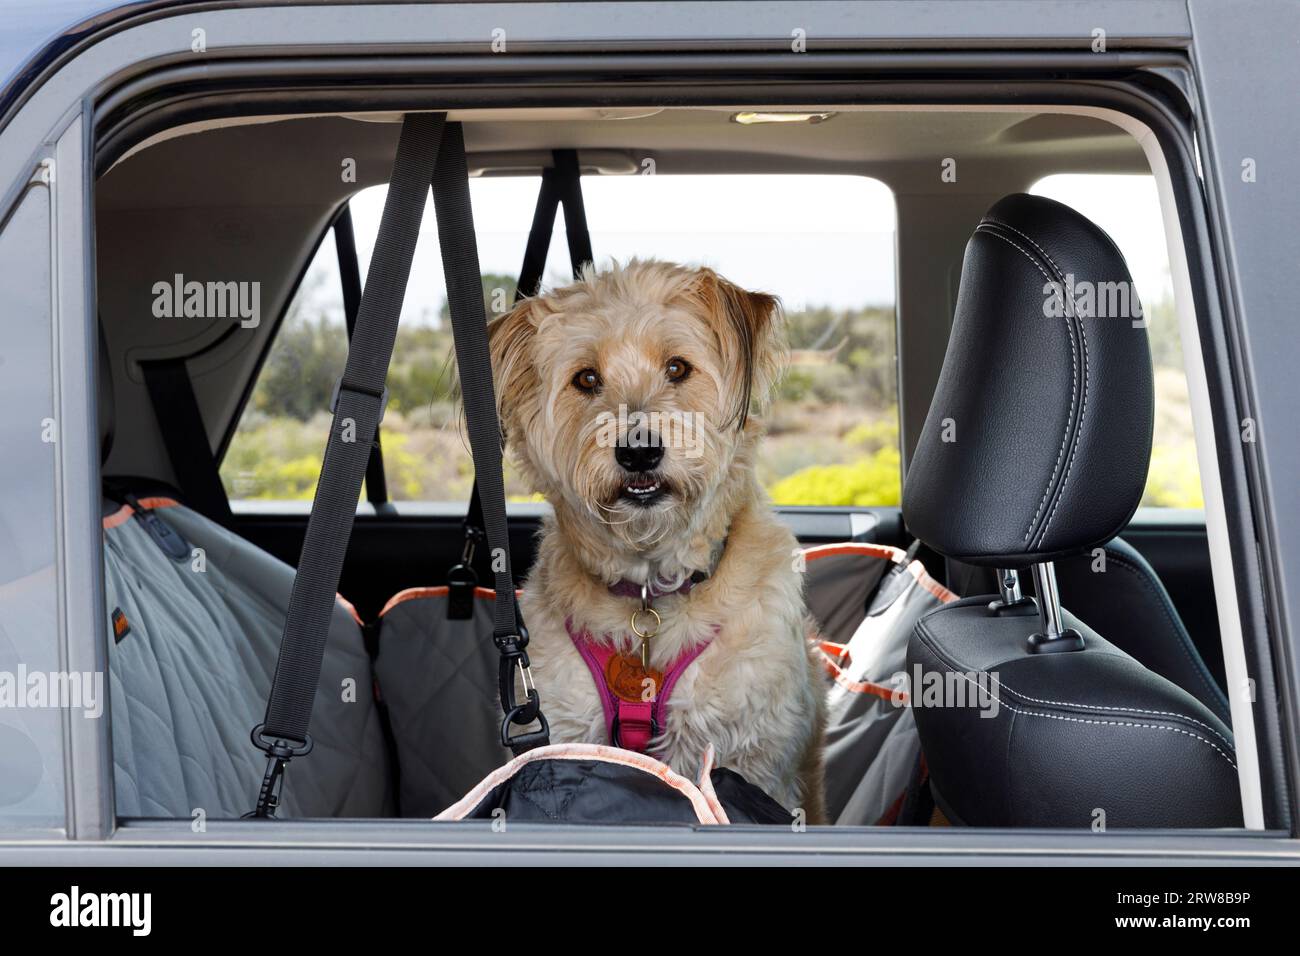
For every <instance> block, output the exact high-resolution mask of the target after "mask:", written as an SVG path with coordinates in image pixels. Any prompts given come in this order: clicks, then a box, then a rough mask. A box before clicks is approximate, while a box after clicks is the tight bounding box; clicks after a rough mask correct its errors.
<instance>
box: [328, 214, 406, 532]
mask: <svg viewBox="0 0 1300 956" xmlns="http://www.w3.org/2000/svg"><path fill="white" fill-rule="evenodd" d="M334 250H335V253H336V254H337V256H338V261H339V281H340V283H341V284H342V286H343V321H344V323H345V324H346V325H347V330H348V341H349V342H351V341H352V332H353V330H354V329H355V328H356V327H357V311H358V310H359V309H360V308H361V266H360V264H359V263H358V262H357V236H356V232H355V230H354V229H353V228H352V210H351V209H350V208H349V207H347V206H344V207H343V211H342V212H341V213H339V215H338V218H337V219H335V220H334ZM366 500H367V501H369V502H370V503H371V504H372V505H373V506H374V508H375V511H376V512H380V511H391V510H392V505H391V504H390V502H389V501H388V480H387V478H385V476H384V450H383V448H382V447H381V446H380V434H379V432H375V443H374V447H372V448H371V449H370V460H369V461H368V462H366Z"/></svg>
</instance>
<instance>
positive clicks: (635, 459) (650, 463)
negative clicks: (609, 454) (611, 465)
mask: <svg viewBox="0 0 1300 956" xmlns="http://www.w3.org/2000/svg"><path fill="white" fill-rule="evenodd" d="M637 431H638V432H639V434H638V433H633V432H629V433H628V434H627V435H624V436H623V438H622V440H621V441H619V443H618V445H617V446H615V448H614V460H615V461H616V462H618V463H619V465H620V466H621V467H622V468H623V470H624V471H653V470H654V468H655V467H656V466H657V465H658V464H659V462H661V461H663V459H664V448H663V445H661V444H660V443H659V435H658V434H657V433H655V432H644V431H640V430H639V429H638V430H637Z"/></svg>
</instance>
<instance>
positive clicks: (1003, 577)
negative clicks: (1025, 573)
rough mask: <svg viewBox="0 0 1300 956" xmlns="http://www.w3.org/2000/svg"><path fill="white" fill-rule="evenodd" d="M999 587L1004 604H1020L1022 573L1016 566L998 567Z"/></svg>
mask: <svg viewBox="0 0 1300 956" xmlns="http://www.w3.org/2000/svg"><path fill="white" fill-rule="evenodd" d="M998 588H999V589H1000V590H1001V591H1002V603H1003V604H1007V605H1010V604H1018V603H1019V602H1020V599H1021V594H1020V573H1019V572H1018V571H1016V569H1015V568H999V569H998Z"/></svg>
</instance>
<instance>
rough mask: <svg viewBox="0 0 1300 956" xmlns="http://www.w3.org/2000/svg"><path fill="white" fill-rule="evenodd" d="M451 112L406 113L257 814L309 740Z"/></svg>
mask: <svg viewBox="0 0 1300 956" xmlns="http://www.w3.org/2000/svg"><path fill="white" fill-rule="evenodd" d="M445 119H446V117H445V114H441V113H412V114H408V115H407V117H406V119H405V120H404V121H403V123H402V132H401V136H400V137H399V139H398V142H397V156H396V158H395V159H394V162H393V174H392V178H391V180H390V182H389V186H388V197H387V199H386V200H385V201H384V213H383V217H382V218H381V219H380V223H379V234H378V237H377V238H376V241H375V250H374V253H373V255H372V256H371V260H370V271H369V273H368V275H367V278H366V285H365V290H364V292H363V294H362V297H361V303H360V307H359V309H358V312H357V320H356V327H355V329H354V330H353V333H352V339H351V342H350V344H349V346H348V359H347V364H346V366H345V367H344V370H343V375H342V377H341V378H340V379H339V382H338V385H337V386H336V387H335V394H334V399H333V401H332V402H331V405H332V406H333V408H332V411H333V416H334V417H333V420H332V422H331V424H330V434H329V440H328V442H327V443H326V446H325V458H324V462H323V463H322V465H321V472H320V479H319V481H318V483H317V485H316V495H315V498H314V499H313V500H312V506H311V517H310V518H309V519H308V521H307V534H306V537H305V539H304V540H303V545H302V555H301V557H300V559H299V561H298V571H297V574H296V575H295V576H294V580H293V591H292V593H291V594H290V597H289V609H288V613H287V615H286V618H285V624H284V635H283V637H282V638H281V640H280V657H279V660H278V661H277V663H276V667H275V678H274V680H273V682H272V684H271V693H270V697H269V699H268V701H267V705H266V719H265V721H264V722H263V723H261V724H258V725H257V726H256V727H254V728H253V732H252V739H253V743H254V745H256V746H257V748H258V749H259V750H262V751H264V752H265V753H266V755H267V767H266V773H265V775H264V776H263V778H262V786H261V790H260V791H259V793H258V797H257V806H256V809H254V810H253V812H252V814H251V815H252V816H255V817H269V816H273V815H274V813H275V809H276V806H277V804H278V803H279V790H280V781H281V778H282V776H283V773H284V768H285V767H286V766H287V765H288V763H289V761H290V760H291V759H292V758H294V757H296V756H301V755H303V754H306V753H308V752H310V750H311V748H312V739H311V737H310V735H309V734H308V733H307V727H308V724H309V723H310V721H311V711H312V704H313V702H314V700H315V696H316V685H317V683H318V682H319V680H320V670H321V661H322V659H323V657H324V653H325V640H326V638H327V636H328V634H329V626H330V617H331V616H332V614H333V613H334V601H335V596H336V594H337V592H338V584H339V576H340V574H341V573H342V570H343V557H344V553H345V552H346V550H347V545H348V538H349V537H350V535H351V533H352V524H353V521H354V520H355V518H356V507H357V500H358V499H359V498H360V496H361V482H362V479H363V477H364V475H365V469H366V465H367V463H368V461H369V459H370V449H371V447H372V441H373V439H374V436H375V433H376V430H377V429H378V427H379V421H380V419H381V418H382V417H383V412H384V406H385V404H386V403H387V398H388V393H387V389H386V388H385V385H384V381H385V379H386V378H387V375H388V365H389V362H390V360H391V359H392V353H393V344H394V342H395V340H396V337H397V323H398V319H399V318H400V316H401V313H402V300H403V299H404V297H405V295H406V283H407V279H408V278H409V277H410V273H411V261H412V259H413V258H414V255H415V244H416V240H417V239H418V238H419V234H420V220H421V219H422V218H423V217H424V205H425V197H426V196H427V195H428V193H429V182H430V180H431V178H432V176H433V170H434V165H435V163H436V160H437V157H438V153H439V144H440V142H441V140H442V138H443V135H444V126H445ZM462 162H463V159H462ZM480 295H481V292H480Z"/></svg>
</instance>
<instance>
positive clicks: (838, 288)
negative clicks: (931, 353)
mask: <svg viewBox="0 0 1300 956" xmlns="http://www.w3.org/2000/svg"><path fill="white" fill-rule="evenodd" d="M539 184H540V179H539V178H538V177H509V178H507V177H493V178H483V179H473V180H471V181H470V198H471V203H472V206H473V211H474V221H475V225H476V229H477V234H478V245H479V260H480V265H481V267H482V271H483V272H485V273H488V272H498V273H505V274H508V275H515V274H517V272H518V269H519V265H520V262H521V261H522V259H523V253H524V246H525V244H526V242H527V238H528V228H529V226H530V225H531V223H532V216H533V207H534V205H535V203H536V200H537V190H538V186H539ZM582 189H583V197H584V203H585V206H586V211H587V222H588V227H589V229H590V231H591V239H592V248H593V250H594V252H595V254H596V260H597V264H598V265H599V264H600V263H603V262H607V261H608V260H609V259H610V258H614V259H617V260H619V261H625V260H626V259H629V258H631V257H633V256H638V257H641V258H650V257H658V258H664V259H671V260H673V261H677V262H683V263H687V264H694V265H708V266H711V267H713V268H714V269H716V270H717V271H718V272H719V273H721V274H722V275H724V276H726V277H727V278H728V279H730V280H731V281H733V282H735V283H737V284H739V285H741V286H744V287H745V288H748V289H753V290H755V291H765V292H772V293H775V294H777V295H779V296H781V298H782V300H783V301H784V302H785V304H786V308H787V309H788V310H790V311H798V310H800V309H801V308H804V307H812V306H819V305H826V306H831V307H834V308H856V307H861V306H864V305H892V304H893V303H894V301H895V288H894V282H895V269H894V227H895V210H894V201H893V196H892V194H891V193H890V191H889V189H888V188H887V187H886V186H885V185H884V184H883V183H881V182H879V181H878V180H874V179H869V178H866V177H860V176H790V175H730V174H727V175H723V174H719V175H692V176H674V175H664V174H660V175H655V176H603V177H594V176H587V177H584V178H583V182H582ZM385 192H386V189H385V187H382V186H379V187H374V188H372V189H367V190H365V191H363V192H362V193H360V194H359V195H357V196H356V197H355V198H354V199H353V201H352V215H353V220H354V223H355V226H356V233H357V245H358V255H359V257H360V260H361V265H362V274H363V275H364V274H365V269H366V267H367V264H368V263H369V261H370V255H371V252H372V251H373V248H374V237H375V233H376V231H377V229H378V227H379V218H380V214H381V212H382V210H383V201H384V194H385ZM1033 192H1035V193H1038V194H1040V195H1045V196H1050V197H1051V198H1053V199H1057V200H1059V201H1061V202H1064V203H1066V204H1067V205H1069V206H1072V207H1073V208H1075V209H1077V210H1078V211H1079V212H1081V213H1083V214H1084V215H1086V216H1088V217H1089V218H1091V219H1092V220H1093V221H1094V222H1096V223H1097V224H1098V225H1100V226H1101V227H1102V228H1103V229H1105V230H1106V231H1107V232H1109V233H1110V234H1111V237H1112V238H1113V239H1114V240H1115V242H1116V244H1117V245H1118V246H1119V248H1120V250H1121V251H1122V252H1123V253H1124V256H1125V258H1126V259H1127V261H1128V264H1129V269H1130V271H1131V272H1132V273H1133V278H1134V281H1135V282H1136V283H1137V287H1138V290H1139V293H1140V294H1141V296H1142V298H1143V301H1145V302H1148V303H1153V302H1157V301H1159V300H1160V299H1161V298H1162V297H1165V296H1168V295H1169V294H1170V288H1171V286H1170V281H1169V266H1168V258H1167V254H1166V248H1165V242H1164V229H1163V224H1162V221H1161V217H1160V207H1159V201H1158V198H1157V193H1156V187H1155V182H1154V180H1153V179H1152V178H1151V177H1150V176H1112V175H1095V176H1088V175H1062V176H1051V177H1048V178H1047V179H1045V180H1042V181H1041V182H1040V183H1038V184H1037V185H1036V186H1035V187H1034V189H1033ZM568 262H569V257H568V251H567V248H566V246H565V241H564V223H563V215H562V214H561V215H559V216H557V220H556V227H555V232H554V234H553V236H552V244H551V251H550V254H549V255H548V257H547V271H546V276H545V280H544V281H545V283H546V284H548V285H563V284H564V283H565V282H567V281H568V278H569V275H568V270H569V265H568ZM311 272H312V273H313V274H317V275H323V279H324V281H323V282H321V283H320V284H319V285H315V288H317V289H319V290H322V292H321V293H320V294H322V295H325V296H327V297H328V298H329V299H331V300H337V292H336V291H335V290H337V288H338V279H337V266H336V264H335V260H334V248H333V244H332V242H329V241H327V242H326V243H324V244H323V245H322V247H321V252H320V254H318V255H317V258H316V261H315V263H313V266H312V269H311ZM312 285H313V283H308V286H312ZM445 294H446V293H445V286H444V285H443V281H442V269H441V266H440V254H439V251H438V245H437V228H436V225H435V218H434V215H433V209H432V200H430V207H429V208H427V209H426V211H425V217H424V224H423V227H422V229H421V234H420V242H419V245H418V246H417V249H416V263H415V267H414V269H413V270H412V277H411V284H410V286H409V288H408V291H407V297H406V302H405V305H404V307H403V312H402V321H403V323H408V322H414V323H420V322H428V321H434V320H435V318H434V317H436V315H437V313H438V309H439V308H440V306H441V304H442V301H443V298H444V297H445Z"/></svg>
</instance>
